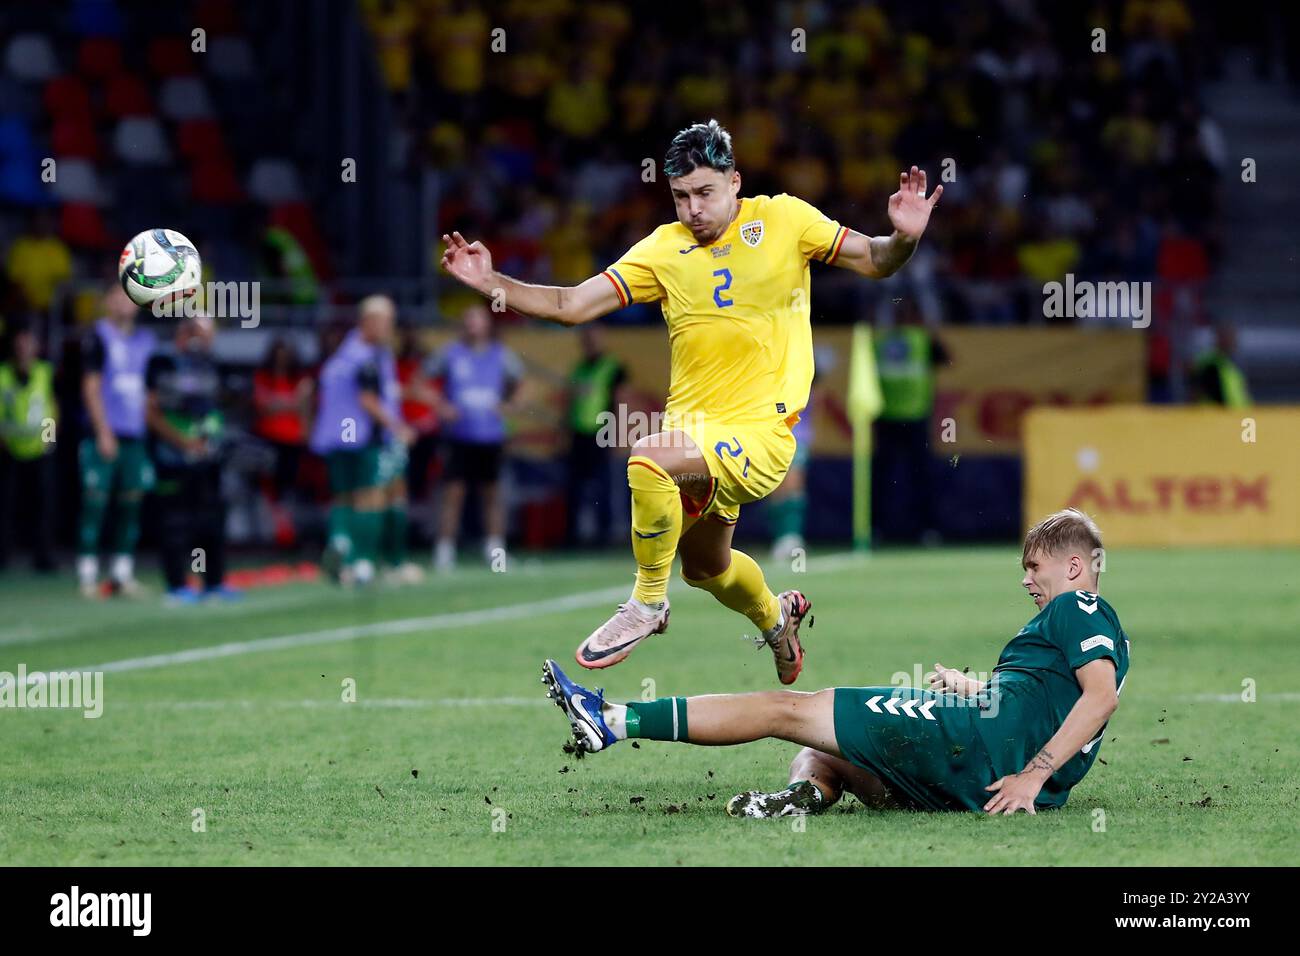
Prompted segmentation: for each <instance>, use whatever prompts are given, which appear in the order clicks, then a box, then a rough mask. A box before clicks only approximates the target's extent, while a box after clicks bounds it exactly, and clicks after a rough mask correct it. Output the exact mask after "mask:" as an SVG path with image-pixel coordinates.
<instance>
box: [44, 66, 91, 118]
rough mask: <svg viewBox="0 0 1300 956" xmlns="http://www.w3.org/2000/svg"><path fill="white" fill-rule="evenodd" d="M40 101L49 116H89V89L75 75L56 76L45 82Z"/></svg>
mask: <svg viewBox="0 0 1300 956" xmlns="http://www.w3.org/2000/svg"><path fill="white" fill-rule="evenodd" d="M42 103H43V105H44V106H45V111H46V112H47V113H49V114H50V115H51V116H55V117H64V116H83V117H88V116H90V90H88V89H87V88H86V84H85V83H84V82H83V81H82V80H81V79H80V78H79V77H76V76H72V75H68V76H58V77H55V78H54V79H52V80H50V81H49V82H48V83H46V84H45V93H44V94H43V96H42Z"/></svg>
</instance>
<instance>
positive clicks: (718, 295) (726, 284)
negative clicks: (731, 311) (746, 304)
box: [713, 269, 735, 309]
mask: <svg viewBox="0 0 1300 956" xmlns="http://www.w3.org/2000/svg"><path fill="white" fill-rule="evenodd" d="M713 274H714V275H715V276H721V277H722V281H721V282H719V283H718V284H717V285H716V286H714V287H713V301H714V303H715V304H716V305H717V306H718V308H719V309H725V308H726V307H727V306H729V305H735V301H734V300H732V299H724V298H723V297H722V293H724V292H726V291H727V290H728V289H730V288H731V270H730V269H715V270H714V272H713Z"/></svg>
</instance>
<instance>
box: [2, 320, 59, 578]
mask: <svg viewBox="0 0 1300 956" xmlns="http://www.w3.org/2000/svg"><path fill="white" fill-rule="evenodd" d="M8 332H9V341H10V348H9V350H8V354H9V356H10V358H9V360H8V361H5V362H3V363H0V569H3V568H4V567H5V565H6V564H7V563H8V558H9V550H10V547H11V546H12V544H13V543H14V541H15V540H16V539H15V537H14V530H15V528H16V527H18V515H19V514H20V513H22V514H26V515H28V516H29V517H30V520H31V525H32V528H31V544H32V566H33V567H34V568H35V569H36V570H37V571H39V572H42V573H47V572H50V571H53V570H54V567H55V564H54V548H53V541H54V495H55V493H56V492H57V490H58V483H57V481H56V480H55V474H54V441H55V428H56V422H57V419H58V406H57V404H56V402H55V399H54V366H53V365H51V364H50V363H49V362H47V361H45V360H44V359H41V358H39V357H38V356H39V354H40V343H39V341H38V340H37V338H36V333H35V332H34V331H33V330H32V329H31V328H30V327H29V326H26V325H22V324H17V325H15V326H13V327H12V328H11V329H9V330H8Z"/></svg>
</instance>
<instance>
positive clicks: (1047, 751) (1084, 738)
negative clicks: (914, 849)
mask: <svg viewBox="0 0 1300 956" xmlns="http://www.w3.org/2000/svg"><path fill="white" fill-rule="evenodd" d="M1074 676H1075V677H1076V678H1078V680H1079V686H1080V687H1082V688H1083V696H1081V697H1080V698H1079V699H1078V700H1077V701H1075V702H1074V706H1073V707H1071V708H1070V712H1069V713H1068V714H1066V715H1065V721H1064V722H1063V723H1062V724H1061V727H1060V729H1059V730H1057V732H1056V733H1055V734H1053V735H1052V739H1051V740H1049V741H1048V742H1047V743H1046V744H1044V745H1043V749H1042V750H1040V751H1038V753H1036V754H1035V755H1034V758H1033V759H1032V760H1031V761H1029V764H1028V766H1026V767H1025V769H1024V770H1021V771H1020V773H1017V774H1013V775H1011V776H1007V777H1002V778H1001V779H999V780H995V781H994V782H993V783H991V784H990V785H989V786H987V787H985V788H984V789H985V790H990V791H995V793H994V796H993V797H992V798H991V799H990V800H989V802H988V803H986V804H984V809H985V810H987V811H988V812H989V813H1003V814H1007V815H1010V814H1013V813H1015V812H1016V811H1017V810H1028V811H1029V812H1030V813H1033V812H1034V798H1035V797H1037V796H1038V791H1039V790H1042V789H1043V784H1044V783H1046V782H1047V778H1048V777H1050V776H1051V775H1052V774H1054V773H1055V772H1056V771H1057V770H1058V769H1060V767H1061V766H1063V765H1064V764H1065V762H1066V761H1067V760H1069V759H1070V758H1071V757H1073V756H1074V755H1075V754H1077V753H1078V752H1079V751H1080V750H1082V749H1083V745H1084V744H1086V743H1087V742H1088V741H1089V740H1092V739H1093V738H1094V737H1096V736H1097V732H1098V731H1100V730H1101V728H1102V727H1103V726H1105V724H1106V721H1108V720H1110V715H1111V714H1113V713H1115V708H1116V707H1118V706H1119V694H1118V692H1117V690H1116V687H1115V665H1114V664H1112V663H1111V662H1110V661H1109V660H1106V659H1101V660H1095V661H1089V662H1088V663H1087V664H1084V665H1083V666H1082V667H1080V668H1077V669H1076V670H1075V672H1074Z"/></svg>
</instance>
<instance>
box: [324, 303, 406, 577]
mask: <svg viewBox="0 0 1300 956" xmlns="http://www.w3.org/2000/svg"><path fill="white" fill-rule="evenodd" d="M393 318H394V316H393V309H392V302H391V300H389V299H387V298H386V297H384V296H371V297H370V298H368V299H365V300H363V301H362V302H361V304H360V306H359V307H358V318H357V324H356V327H355V328H354V329H352V330H351V331H349V332H348V333H347V334H346V335H345V336H344V337H343V341H342V342H341V343H340V344H339V346H338V348H337V349H335V350H334V353H333V354H332V355H330V356H329V357H328V358H327V359H326V361H325V364H324V365H323V366H322V367H321V371H320V380H319V382H318V383H317V387H316V395H317V406H316V419H315V422H314V423H313V425H312V431H311V439H310V441H309V442H308V445H309V447H310V448H311V449H312V451H314V452H315V453H316V454H318V455H321V456H322V457H324V458H325V463H326V467H327V468H328V470H329V484H330V495H331V499H332V500H331V504H330V513H329V538H328V541H327V543H326V546H325V554H324V556H323V558H322V563H323V565H324V567H325V571H326V573H327V574H329V576H330V577H331V578H332V579H333V580H334V581H336V582H337V583H340V584H345V585H351V584H358V585H367V584H369V583H370V582H371V581H373V580H374V576H375V561H376V558H377V557H378V550H379V542H380V536H381V534H382V531H383V524H384V511H385V500H384V486H383V475H382V472H381V462H380V453H381V451H382V450H383V446H384V434H385V432H387V433H389V434H390V435H393V436H395V437H396V438H397V439H398V440H399V441H401V442H402V443H403V444H406V445H409V444H410V440H411V437H412V432H411V430H410V429H409V428H408V427H407V426H406V424H405V423H404V422H403V421H402V420H401V419H400V418H399V417H397V416H395V415H394V414H393V413H392V412H391V411H390V409H389V406H388V405H386V404H385V402H384V401H383V395H382V389H383V383H382V378H381V364H382V363H383V361H384V356H385V353H386V352H387V351H388V349H389V347H390V345H391V343H392V340H393Z"/></svg>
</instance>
